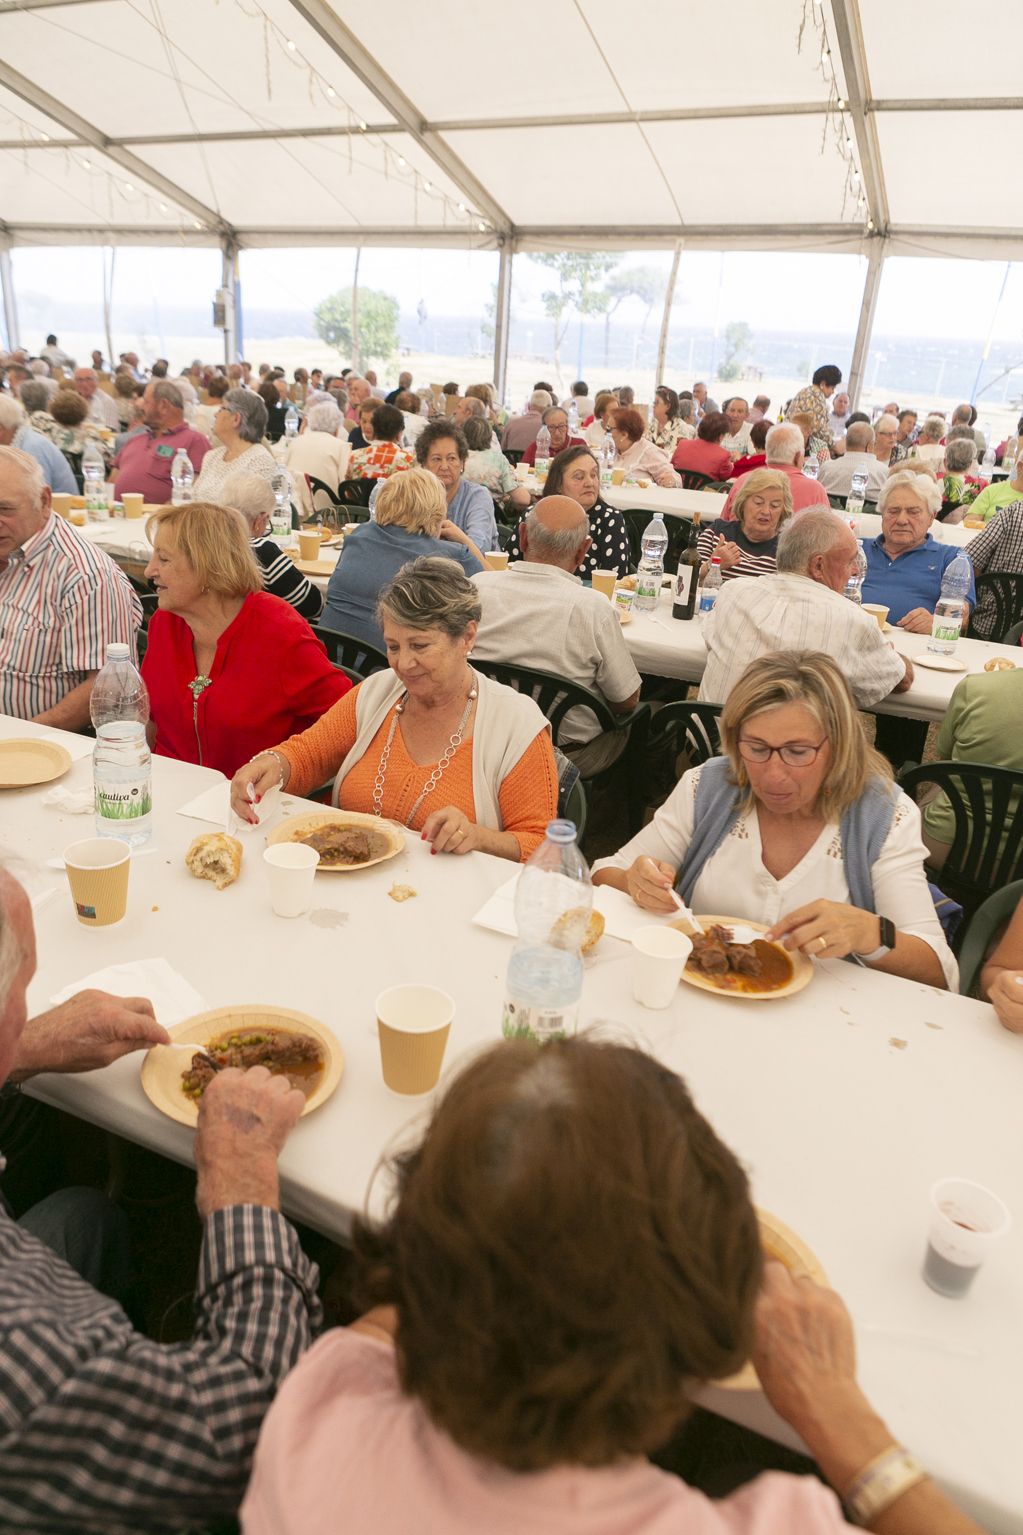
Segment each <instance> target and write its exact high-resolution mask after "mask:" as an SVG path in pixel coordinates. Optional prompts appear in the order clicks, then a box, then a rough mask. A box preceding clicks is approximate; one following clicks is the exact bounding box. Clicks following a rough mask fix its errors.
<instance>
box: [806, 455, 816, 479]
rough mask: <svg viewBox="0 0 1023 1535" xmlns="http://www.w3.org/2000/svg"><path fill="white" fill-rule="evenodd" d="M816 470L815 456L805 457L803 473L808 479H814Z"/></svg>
mask: <svg viewBox="0 0 1023 1535" xmlns="http://www.w3.org/2000/svg"><path fill="white" fill-rule="evenodd" d="M818 472H819V471H818V465H817V460H816V459H815V458H805V459H804V460H803V474H804V475H805V476H806V478H807V479H808V480H815V479H816V478H817V475H818Z"/></svg>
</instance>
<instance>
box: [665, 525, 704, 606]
mask: <svg viewBox="0 0 1023 1535" xmlns="http://www.w3.org/2000/svg"><path fill="white" fill-rule="evenodd" d="M699 538H700V513H699V512H694V513H693V525H692V527H691V528H690V529H689V542H688V543H687V544H686V547H685V548H684V549H683V550H682V553H681V554H680V555H679V557H678V573H677V574H676V576H675V591H674V595H673V597H672V604H671V616H672V618H681V619H686V618H692V617H693V615H694V613H695V612H696V596H697V590H698V588H699V585H700V556H699V554H698V553H697V551H696V545H697V543H698V542H699Z"/></svg>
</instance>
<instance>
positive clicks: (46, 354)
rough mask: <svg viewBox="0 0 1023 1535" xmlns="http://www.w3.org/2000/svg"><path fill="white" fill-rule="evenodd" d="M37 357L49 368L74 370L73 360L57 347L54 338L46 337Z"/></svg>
mask: <svg viewBox="0 0 1023 1535" xmlns="http://www.w3.org/2000/svg"><path fill="white" fill-rule="evenodd" d="M39 355H40V357H42V358H43V359H44V360H45V361H46V362H48V363H49V365H50V367H51V368H74V365H75V360H74V358H73V357H69V356H68V354H67V353H66V352H65V350H64V348H63V347H62V346H58V345H57V338H56V336H47V338H46V345H45V346H44V347H40V349H39Z"/></svg>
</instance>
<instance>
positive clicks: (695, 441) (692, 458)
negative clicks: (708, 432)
mask: <svg viewBox="0 0 1023 1535" xmlns="http://www.w3.org/2000/svg"><path fill="white" fill-rule="evenodd" d="M671 467H672V468H673V469H677V470H678V471H679V473H680V474H685V473H686V472H687V471H692V472H693V473H694V474H709V475H710V477H711V479H712V480H727V479H728V476H729V475H730V474H731V472H732V458H731V454H730V453H726V452H725V450H724V448H723V447H722V446H721V444H720V443H719V442H704V440H703V438H702V437H690V438H688V439H686V440H684V441H682V442H680V443H679V445H678V447H677V448H676V449H675V455H674V457H673V458H672V460H671Z"/></svg>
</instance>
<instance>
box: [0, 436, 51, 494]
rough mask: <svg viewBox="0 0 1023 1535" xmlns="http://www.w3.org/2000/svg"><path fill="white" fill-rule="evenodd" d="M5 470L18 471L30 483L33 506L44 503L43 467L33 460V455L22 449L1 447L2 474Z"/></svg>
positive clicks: (0, 471) (0, 468)
mask: <svg viewBox="0 0 1023 1535" xmlns="http://www.w3.org/2000/svg"><path fill="white" fill-rule="evenodd" d="M5 469H17V470H18V471H19V472H20V473H21V474H22V475H23V476H24V478H25V479H26V480H27V481H28V487H29V495H30V496H31V498H32V505H33V506H34V507H38V506H40V505H41V503H42V499H43V491H44V490H45V488H46V480H45V479H44V477H43V466H42V464H40V462H39V460H38V459H36V458H33V457H32V455H31V453H23V452H22V451H21V449H20V448H4V447H0V474H2V473H3V471H4V470H5Z"/></svg>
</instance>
